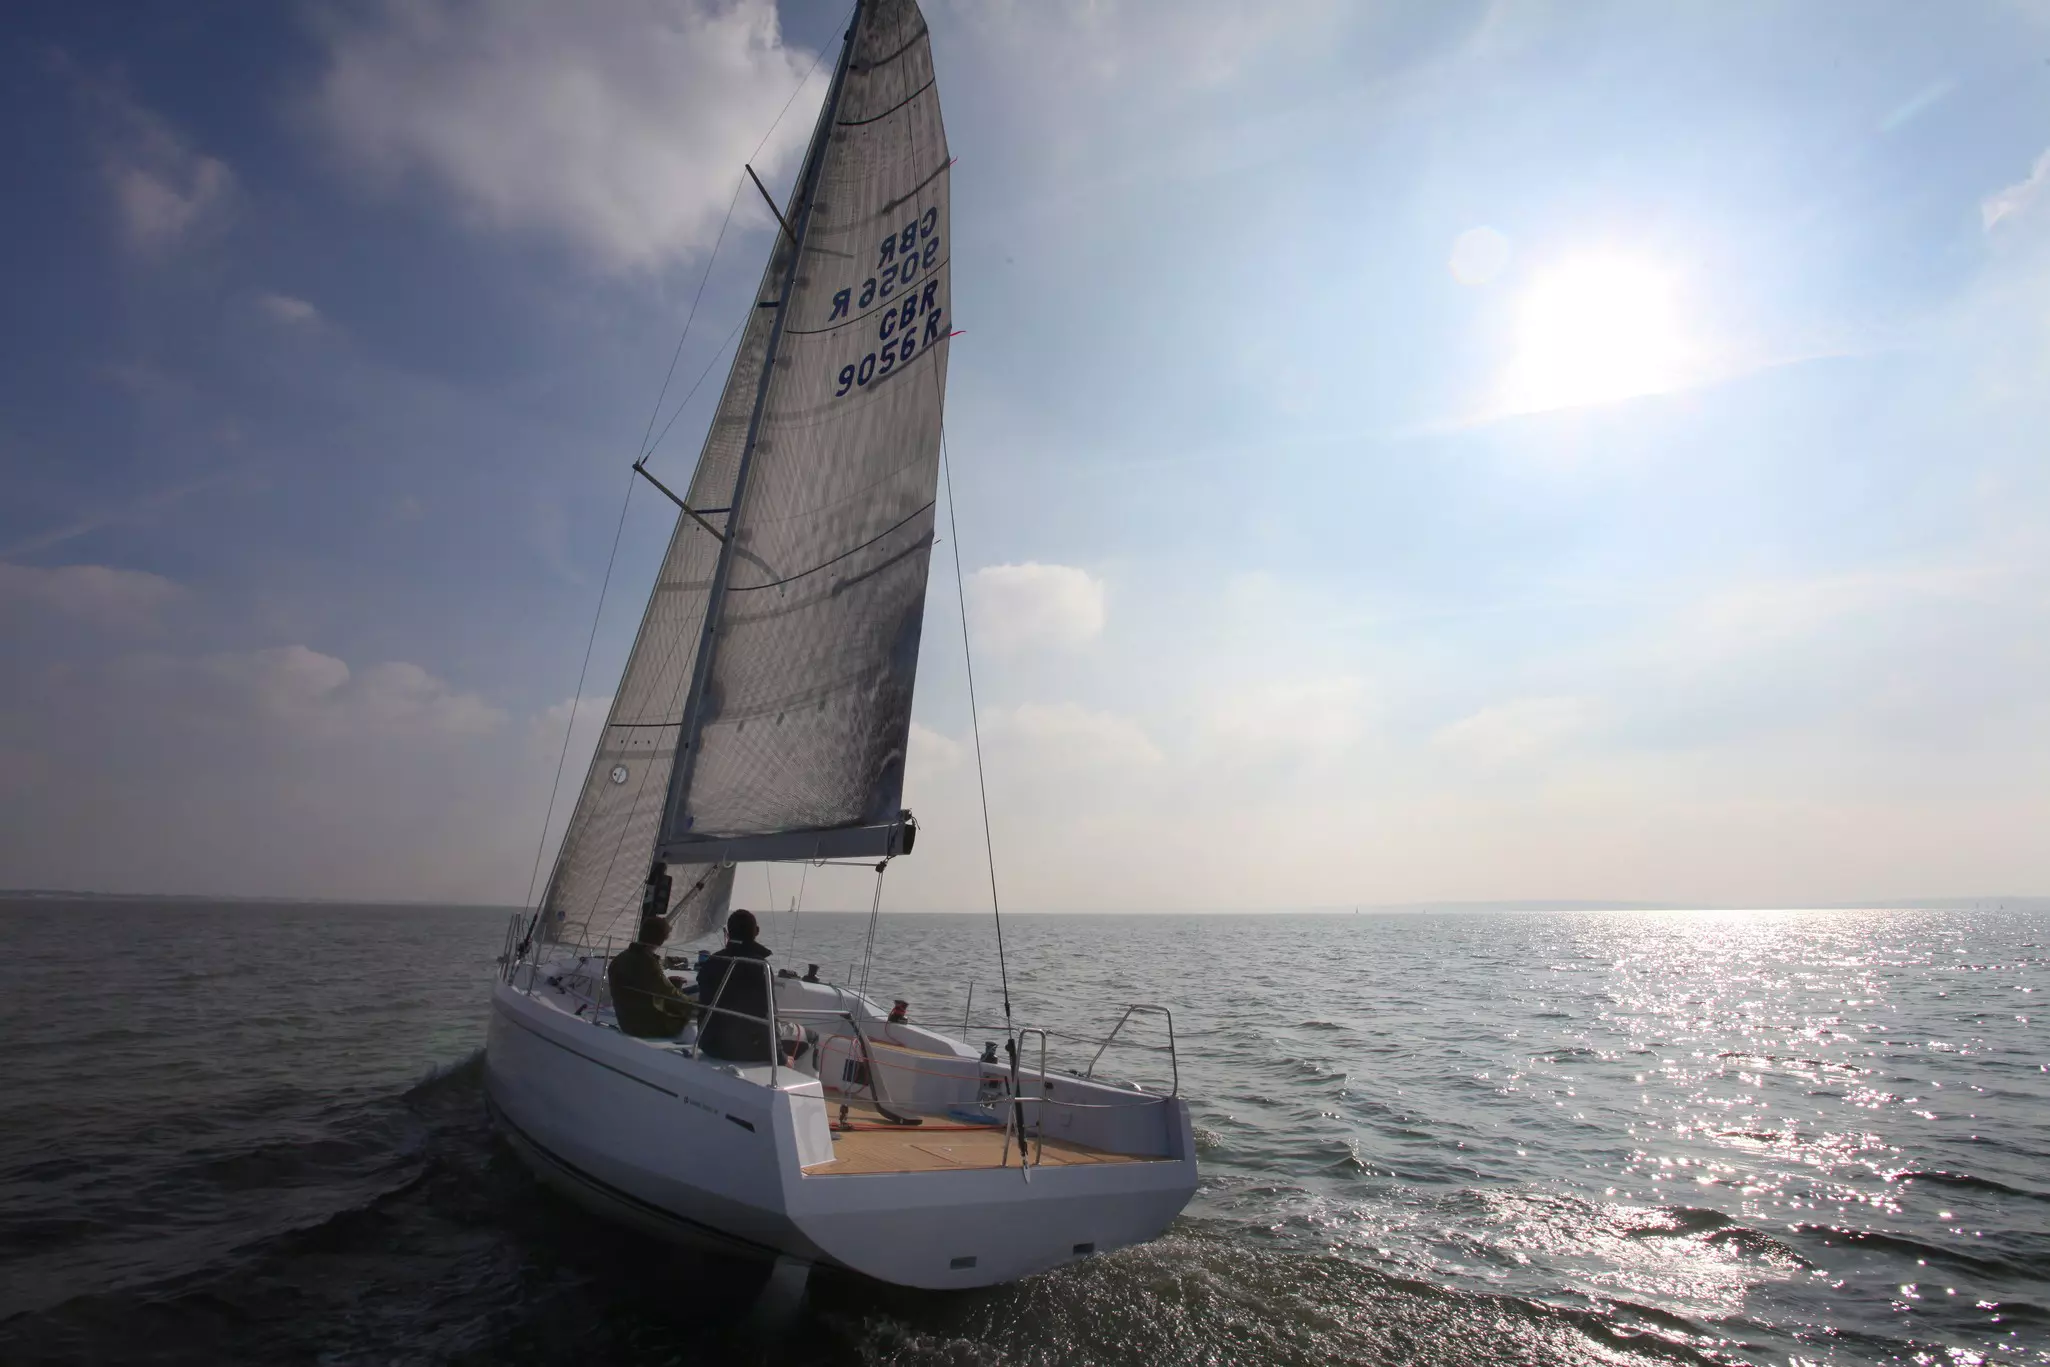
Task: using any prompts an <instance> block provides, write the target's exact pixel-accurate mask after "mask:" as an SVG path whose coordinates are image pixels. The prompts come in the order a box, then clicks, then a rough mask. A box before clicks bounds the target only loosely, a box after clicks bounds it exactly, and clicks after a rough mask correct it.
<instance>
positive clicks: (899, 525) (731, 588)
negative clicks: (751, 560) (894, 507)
mask: <svg viewBox="0 0 2050 1367" xmlns="http://www.w3.org/2000/svg"><path fill="white" fill-rule="evenodd" d="M932 507H933V505H932V503H931V502H928V503H926V504H925V506H924V507H921V508H914V509H913V510H912V511H911V512H910V514H909V515H907V516H906V517H904V518H903V519H901V520H900V521H898V522H896V523H894V524H893V525H891V526H888V527H885V528H884V529H883V530H882V531H879V532H877V533H876V534H875V535H874V536H872V537H870V538H869V539H868V540H866V541H864V542H862V543H861V544H860V545H859V546H850V547H848V548H847V549H846V550H844V551H842V552H840V553H839V554H838V555H836V556H834V557H833V558H832V559H831V560H825V561H821V562H820V563H818V564H816V565H813V566H812V567H811V568H810V569H808V570H799V571H798V572H797V573H796V574H793V575H789V576H786V577H785V578H782V579H771V580H770V581H769V582H768V583H766V584H739V585H728V586H727V589H726V591H727V592H728V593H755V592H758V591H760V590H762V589H773V588H778V587H780V586H782V585H784V584H794V583H796V582H797V581H798V580H800V579H803V578H804V577H805V576H807V575H813V574H817V573H818V572H819V571H820V570H824V569H830V568H832V567H833V566H834V565H837V564H839V563H840V562H841V561H842V560H845V559H846V558H847V557H848V556H850V555H859V554H861V552H863V551H865V550H867V549H868V548H869V547H870V546H873V545H875V544H876V542H878V541H881V540H883V539H884V538H885V537H887V536H889V535H890V534H891V533H892V532H896V531H901V530H903V528H904V527H905V526H906V525H907V524H909V523H910V522H911V520H912V519H913V518H916V517H917V516H918V515H919V514H921V513H925V512H930V511H931V510H932Z"/></svg>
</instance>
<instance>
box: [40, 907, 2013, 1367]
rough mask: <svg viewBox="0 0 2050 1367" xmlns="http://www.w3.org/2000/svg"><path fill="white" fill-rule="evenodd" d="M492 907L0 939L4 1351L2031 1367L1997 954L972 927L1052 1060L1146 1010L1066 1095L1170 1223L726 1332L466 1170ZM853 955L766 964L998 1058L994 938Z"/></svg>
mask: <svg viewBox="0 0 2050 1367" xmlns="http://www.w3.org/2000/svg"><path fill="white" fill-rule="evenodd" d="M506 915H507V913H505V912H503V911H494V910H477V909H462V908H425V907H406V908H397V907H341V906H307V905H273V904H258V903H238V904H218V905H216V904H207V903H202V902H192V901H176V902H169V901H167V902H149V901H139V900H120V901H102V902H94V903H87V902H79V901H52V900H35V901H25V902H14V903H4V904H0V964H4V965H5V966H6V971H7V975H8V982H7V989H8V990H7V991H6V993H5V994H4V995H0V1059H4V1060H5V1062H4V1065H0V1077H4V1079H5V1087H4V1092H0V1102H4V1106H0V1362H5V1363H8V1364H29V1363H43V1362H82V1361H95V1362H116V1361H120V1362H165V1363H173V1362H176V1363H201V1362H229V1361H247V1362H266V1363H272V1362H325V1363H356V1362H365V1363H370V1362H375V1363H390V1362H477V1363H483V1362H523V1363H524V1362H532V1363H542V1362H577V1363H588V1362H594V1361H603V1362H615V1363H618V1362H641V1361H645V1362H679V1363H684V1362H704V1361H721V1360H729V1359H731V1360H744V1359H750V1358H752V1359H755V1360H765V1361H778V1362H800V1363H801V1362H819V1363H851V1362H864V1363H947V1364H956V1363H959V1364H971V1363H972V1364H985V1363H988V1364H994V1363H1048V1364H1052V1363H1105V1364H1145V1365H1146V1367H1165V1365H1166V1364H1175V1363H1251V1362H1286V1363H1323V1362H1366V1363H1389V1364H1397V1363H1447V1364H1450V1363H1481V1362H1504V1363H1636V1362H1646V1363H1651V1362H1660V1363H1673V1362H1683V1363H1684V1362H1713V1363H1734V1362H1743V1363H1926V1364H1960V1365H1961V1364H1973V1363H1981V1362H1986V1363H1994V1362H2002V1363H2030V1364H2043V1363H2050V1071H2046V1069H2050V1050H2046V1049H2045V1047H2044V1046H2045V1043H2046V1039H2045V1031H2044V1028H2043V1022H2042V1017H2043V1014H2044V1005H2045V1000H2044V999H2045V996H2046V992H2050V973H2046V966H2050V947H2046V946H2050V917H2045V916H2044V915H2042V914H2041V913H2031V912H2024V911H2015V910H2000V909H1993V908H1988V909H1984V910H1973V911H1785V912H1743V913H1735V912H1664V911H1659V912H1651V911H1646V912H1584V913H1583V912H1546V913H1527V914H1495V913H1458V914H1413V915H1375V914H1368V915H1349V914H1348V915H1329V916H1309V915H1305V916H1212V915H1202V916H1196V915H1190V916H1172V915H1162V916H1014V917H1011V918H1009V919H1008V920H1007V921H1006V923H1005V927H1004V945H1003V949H1004V954H1003V958H1004V961H1005V964H1006V966H1007V969H1008V980H1009V981H1008V986H1009V998H1010V1005H1011V1014H1012V1019H1013V1020H1014V1021H1015V1022H1016V1023H1017V1024H1019V1025H1044V1026H1048V1027H1052V1028H1053V1029H1054V1030H1056V1031H1058V1032H1061V1033H1059V1034H1056V1036H1055V1037H1054V1039H1053V1041H1052V1046H1051V1051H1050V1058H1051V1062H1052V1065H1053V1066H1068V1067H1082V1066H1086V1065H1087V1064H1088V1062H1089V1060H1090V1057H1091V1056H1092V1055H1093V1053H1094V1052H1095V1051H1094V1047H1093V1045H1091V1044H1090V1043H1088V1040H1089V1039H1090V1038H1091V1037H1100V1036H1101V1035H1102V1034H1103V1033H1104V1032H1105V1031H1106V1030H1107V1029H1108V1028H1109V1027H1110V1026H1111V1025H1112V1024H1113V1023H1115V1022H1116V1020H1117V1019H1118V1016H1119V1014H1120V1013H1121V1012H1122V1010H1123V1008H1124V1007H1125V1006H1126V1005H1127V1004H1128V1003H1133V1002H1145V1003H1153V1004H1159V1005H1163V1006H1166V1007H1169V1008H1170V1009H1171V1010H1172V1012H1173V1037H1174V1045H1175V1049H1174V1053H1173V1054H1172V1055H1169V1054H1168V1053H1166V1052H1165V1051H1164V1050H1163V1049H1161V1048H1160V1047H1159V1046H1162V1045H1165V1043H1166V1042H1167V1031H1166V1028H1165V1022H1164V1020H1163V1019H1162V1018H1160V1017H1158V1016H1153V1015H1146V1016H1135V1017H1134V1018H1133V1019H1132V1020H1131V1021H1130V1022H1129V1023H1128V1024H1127V1025H1126V1027H1125V1029H1124V1030H1123V1031H1122V1032H1121V1033H1120V1036H1119V1041H1120V1042H1118V1043H1116V1044H1113V1045H1112V1047H1111V1048H1110V1049H1109V1050H1107V1051H1106V1052H1105V1053H1104V1055H1103V1058H1102V1060H1101V1062H1100V1063H1098V1065H1097V1066H1098V1070H1099V1072H1102V1073H1108V1074H1111V1075H1113V1076H1119V1077H1125V1078H1131V1079H1137V1080H1142V1081H1150V1082H1157V1083H1159V1084H1161V1085H1174V1084H1176V1083H1178V1085H1179V1087H1180V1090H1181V1092H1182V1094H1183V1095H1185V1096H1186V1097H1188V1098H1189V1099H1190V1102H1191V1104H1192V1107H1193V1110H1194V1114H1195V1123H1196V1132H1197V1141H1198V1144H1199V1146H1200V1158H1201V1163H1202V1169H1203V1179H1202V1187H1201V1189H1200V1190H1199V1191H1198V1193H1197V1195H1196V1198H1195V1200H1194V1201H1193V1202H1192V1203H1191V1204H1190V1206H1189V1208H1188V1210H1187V1212H1186V1213H1185V1214H1184V1215H1183V1217H1182V1218H1181V1219H1180V1220H1178V1221H1177V1222H1176V1223H1175V1225H1174V1227H1173V1228H1172V1229H1171V1230H1170V1231H1169V1233H1168V1235H1167V1236H1166V1237H1165V1238H1163V1239H1162V1240H1160V1241H1158V1242H1157V1243H1155V1244H1152V1245H1149V1246H1147V1247H1144V1248H1138V1249H1130V1250H1125V1251H1122V1252H1118V1253H1112V1254H1107V1255H1103V1256H1099V1257H1096V1258H1093V1259H1090V1260H1088V1261H1086V1262H1083V1263H1081V1264H1078V1265H1075V1266H1072V1267H1069V1268H1065V1269H1063V1270H1061V1271H1058V1272H1055V1273H1052V1274H1049V1275H1047V1276H1044V1277H1039V1278H1035V1279H1033V1280H1031V1281H1028V1282H1025V1283H1022V1284H1020V1285H1016V1286H1012V1287H1004V1288H997V1289H994V1290H990V1291H983V1292H974V1293H962V1294H951V1295H939V1294H929V1293H917V1292H907V1291H901V1290H894V1289H890V1288H885V1287H881V1286H878V1285H876V1284H874V1283H870V1282H866V1281H863V1280H860V1279H858V1278H853V1277H847V1276H835V1275H831V1274H825V1273H821V1274H819V1275H817V1276H815V1277H814V1278H813V1280H812V1284H811V1286H810V1289H809V1291H808V1293H807V1296H806V1298H805V1301H804V1302H803V1305H802V1307H801V1308H800V1309H799V1310H798V1312H797V1315H796V1319H795V1321H794V1322H793V1323H790V1324H788V1325H787V1326H785V1328H784V1330H783V1332H782V1333H781V1334H780V1336H778V1337H775V1338H774V1339H772V1340H764V1339H762V1338H761V1337H760V1336H759V1334H758V1333H757V1332H754V1331H752V1330H749V1329H748V1328H747V1307H748V1306H749V1305H750V1304H751V1302H752V1301H753V1298H754V1296H755V1293H756V1292H757V1291H758V1290H759V1287H760V1283H761V1281H762V1279H763V1273H762V1270H761V1269H760V1268H757V1267H753V1266H751V1265H749V1264H746V1263H745V1262H738V1263H736V1262H735V1261H733V1260H731V1259H730V1258H725V1257H721V1256H716V1255H706V1254H703V1253H699V1252H693V1251H691V1250H676V1249H671V1248H668V1247H666V1246H663V1245H660V1244H655V1243H652V1242H649V1241H647V1240H644V1239H642V1238H640V1237H639V1236H636V1235H633V1234H630V1233H626V1232H623V1231H619V1230H616V1229H614V1228H612V1227H611V1226H609V1225H606V1224H603V1223H600V1222H598V1221H596V1220H593V1219H591V1218H589V1217H588V1216H586V1215H584V1214H583V1213H582V1212H580V1211H578V1210H576V1209H575V1208H572V1207H570V1206H567V1205H566V1204H564V1203H563V1202H561V1201H559V1200H557V1199H555V1198H554V1197H553V1196H551V1195H550V1194H549V1193H548V1192H546V1191H545V1190H543V1189H542V1188H540V1187H539V1186H538V1185H537V1184H536V1183H535V1181H534V1180H533V1179H532V1178H531V1177H530V1176H529V1175H528V1174H527V1173H526V1171H525V1170H524V1169H523V1168H522V1167H520V1165H519V1164H518V1162H517V1160H515V1159H514V1158H513V1157H512V1156H511V1154H510V1153H509V1152H508V1151H507V1150H506V1149H505V1148H504V1147H503V1146H502V1145H501V1144H500V1143H498V1141H497V1140H496V1139H495V1138H494V1137H493V1135H492V1132H491V1130H490V1128H489V1125H488V1123H487V1121H486V1118H485V1116H484V1108H483V1098H482V1093H481V1082H480V1070H479V1067H478V1063H477V1060H476V1051H477V1049H478V1047H479V1046H480V1045H481V1044H482V1042H483V1037H484V1024H485V1017H486V1001H487V997H488V992H489V989H490V985H491V982H492V980H493V972H494V970H493V963H492V960H493V959H494V957H495V956H496V955H497V953H498V951H499V948H500V946H501V943H502V938H503V934H504V930H505V924H506ZM868 928H869V919H868V918H867V917H866V916H854V915H841V916H835V915H825V914H819V913H807V914H806V915H804V916H802V917H801V918H797V919H796V920H795V922H794V923H793V921H792V919H791V918H789V917H787V916H786V917H782V918H777V919H775V920H774V921H773V922H772V924H771V925H770V926H769V927H768V930H767V935H766V939H767V942H768V943H769V944H770V945H771V946H772V947H773V948H774V949H775V950H776V951H777V957H776V962H777V963H779V964H782V965H784V966H788V967H793V968H796V969H798V970H800V971H801V970H802V969H803V967H804V965H805V964H806V963H808V962H817V963H819V964H820V965H821V966H822V970H823V973H824V976H826V977H827V978H828V979H831V980H839V981H847V980H849V978H850V976H852V977H854V978H857V979H858V978H859V977H860V976H861V974H862V972H863V960H864V958H868V959H869V963H868V967H867V973H868V976H869V986H870V991H871V994H872V995H875V996H878V997H881V998H882V999H884V1000H886V1001H887V1000H889V999H892V998H897V997H902V998H905V999H906V1000H907V1001H908V1002H909V1003H910V1007H911V1014H912V1019H913V1020H915V1021H920V1022H923V1023H927V1024H933V1025H937V1026H940V1027H942V1028H947V1029H954V1030H958V1029H960V1028H961V1026H962V1022H963V1020H964V1019H966V1020H967V1021H968V1022H969V1026H968V1033H969V1037H970V1038H971V1039H972V1040H973V1041H974V1042H976V1043H977V1044H980V1043H982V1042H983V1041H984V1040H985V1039H991V1038H999V1037H1000V1032H1001V1025H1000V1022H1001V1021H1002V1018H1003V997H1004V987H1003V984H1002V982H1001V981H1000V978H999V973H998V968H997V953H996V948H997V947H996V944H995V941H994V937H993V935H992V933H991V923H990V919H989V917H987V916H986V915H985V916H975V917H971V916H908V915H903V916H888V915H886V916H884V917H882V918H881V920H880V922H879V924H878V926H877V933H876V939H875V943H874V947H873V953H872V955H871V954H870V953H869V945H868ZM971 981H972V982H973V984H974V998H973V1002H972V1004H971V1003H970V1002H969V1001H968V1000H967V996H968V988H969V984H970V982H971ZM1038 1047H1039V1046H1038V1041H1037V1037H1031V1042H1030V1043H1029V1044H1028V1048H1027V1061H1028V1064H1030V1065H1035V1066H1036V1063H1037V1055H1038Z"/></svg>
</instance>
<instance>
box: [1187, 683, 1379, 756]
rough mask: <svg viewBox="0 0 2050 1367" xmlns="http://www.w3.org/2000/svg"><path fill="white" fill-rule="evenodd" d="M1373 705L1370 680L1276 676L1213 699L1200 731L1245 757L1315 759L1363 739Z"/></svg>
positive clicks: (1214, 741)
mask: <svg viewBox="0 0 2050 1367" xmlns="http://www.w3.org/2000/svg"><path fill="white" fill-rule="evenodd" d="M1371 707H1372V699H1371V697H1370V695H1369V693H1368V689H1367V684H1366V680H1364V679H1362V678H1359V677H1358V676H1356V675H1350V674H1344V675H1334V676H1331V677H1328V678H1312V679H1282V680H1273V681H1268V682H1265V683H1261V684H1258V685H1256V686H1254V687H1251V688H1246V689H1242V690H1240V691H1238V692H1236V693H1234V694H1231V695H1229V696H1227V697H1225V698H1222V699H1220V700H1218V701H1216V702H1214V703H1212V704H1211V705H1210V706H1209V707H1208V708H1207V709H1206V710H1205V713H1204V716H1203V719H1202V731H1203V734H1204V736H1205V738H1206V739H1208V740H1210V741H1212V742H1213V743H1215V744H1217V745H1218V746H1219V747H1220V748H1222V749H1224V750H1226V751H1229V752H1231V753H1233V754H1235V755H1238V756H1241V757H1243V758H1248V759H1270V758H1291V759H1315V758H1318V757H1322V756H1329V755H1333V754H1336V753H1338V752H1339V751H1342V750H1346V749H1349V748H1350V747H1352V746H1353V745H1356V744H1357V743H1358V742H1359V741H1360V740H1361V739H1363V738H1364V737H1365V735H1366V733H1367V724H1368V721H1369V720H1370V716H1371Z"/></svg>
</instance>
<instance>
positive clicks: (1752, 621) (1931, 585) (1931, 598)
mask: <svg viewBox="0 0 2050 1367" xmlns="http://www.w3.org/2000/svg"><path fill="white" fill-rule="evenodd" d="M2003 577H2004V576H2003V573H2002V572H2001V571H1998V570H1996V569H1994V568H1992V567H1989V566H1983V565H1971V564H1960V565H1933V566H1919V567H1911V568H1904V569H1883V570H1865V571H1860V572H1855V573H1850V574H1834V575H1816V576H1811V577H1806V578H1785V579H1771V580H1758V581H1753V582H1750V583H1744V584H1737V585H1733V586H1731V587H1729V588H1725V589H1721V590H1719V591H1717V592H1715V593H1713V594H1710V595H1709V596H1708V597H1706V598H1705V599H1703V600H1702V601H1701V603H1700V604H1699V605H1698V606H1697V607H1696V608H1695V609H1694V610H1693V612H1692V613H1691V615H1690V616H1689V617H1687V618H1684V619H1683V626H1684V628H1685V629H1687V630H1688V632H1689V635H1688V640H1689V642H1690V643H1691V644H1692V645H1693V646H1694V647H1695V648H1697V649H1700V650H1702V651H1704V652H1706V653H1708V654H1711V655H1721V654H1724V653H1728V652H1736V651H1743V650H1750V649H1755V648H1757V647H1760V646H1763V645H1768V644H1772V643H1776V642H1780V641H1785V640H1790V639H1798V638H1802V637H1807V636H1812V635H1814V634H1815V633H1817V632H1821V631H1823V630H1826V629H1828V628H1829V627H1831V626H1832V625H1834V624H1836V623H1840V622H1844V621H1846V620H1849V619H1854V618H1858V617H1864V616H1872V615H1881V616H1893V615H1896V614H1898V613H1899V612H1900V611H1901V610H1903V609H1904V608H1909V607H1918V606H1922V605H1925V604H1931V603H1940V602H1955V601H1958V600H1962V599H1969V598H1972V597H1975V596H1978V595H1981V594H1983V593H1984V592H1985V591H1986V590H1987V589H1988V588H1991V587H1993V586H1995V585H1996V584H1998V583H1999V582H2000V581H2001V580H2002V579H2003Z"/></svg>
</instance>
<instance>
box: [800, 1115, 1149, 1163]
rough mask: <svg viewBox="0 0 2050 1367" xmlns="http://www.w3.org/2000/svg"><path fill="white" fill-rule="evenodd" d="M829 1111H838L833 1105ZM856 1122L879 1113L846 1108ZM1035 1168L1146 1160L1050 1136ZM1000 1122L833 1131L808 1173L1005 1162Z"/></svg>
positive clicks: (1013, 1157)
mask: <svg viewBox="0 0 2050 1367" xmlns="http://www.w3.org/2000/svg"><path fill="white" fill-rule="evenodd" d="M834 1113H835V1114H838V1108H837V1105H836V1106H835V1109H834ZM848 1119H849V1121H851V1122H852V1123H853V1124H855V1125H857V1126H868V1125H878V1122H880V1121H881V1119H882V1117H881V1116H879V1115H877V1114H876V1113H875V1112H874V1111H873V1110H871V1109H870V1108H868V1107H866V1106H859V1105H857V1106H853V1107H850V1108H849V1111H848ZM1032 1149H1033V1155H1034V1157H1035V1158H1037V1160H1038V1165H1039V1166H1040V1167H1047V1168H1065V1167H1072V1166H1074V1165H1076V1164H1081V1163H1147V1162H1152V1161H1154V1160H1153V1159H1152V1158H1151V1157H1150V1156H1147V1155H1141V1154H1124V1153H1108V1152H1106V1151H1104V1150H1102V1149H1092V1148H1090V1147H1089V1146H1088V1145H1087V1144H1076V1143H1072V1142H1070V1141H1068V1140H1065V1139H1049V1140H1047V1141H1045V1147H1044V1148H1043V1149H1042V1148H1041V1147H1040V1143H1039V1141H1037V1140H1034V1141H1033V1145H1032ZM1006 1161H1007V1160H1006V1159H1005V1154H1004V1131H1003V1128H1002V1127H1001V1126H996V1125H991V1126H989V1127H987V1128H962V1127H960V1125H959V1122H957V1121H951V1120H945V1119H941V1118H937V1117H935V1118H930V1119H928V1120H927V1121H926V1123H925V1124H924V1125H906V1126H899V1125H889V1126H879V1127H878V1128H875V1129H867V1128H859V1129H854V1130H837V1129H836V1130H835V1131H834V1132H833V1161H832V1162H830V1163H814V1164H812V1165H811V1166H810V1167H808V1168H806V1169H805V1170H804V1172H805V1175H806V1176H807V1177H844V1176H851V1175H854V1174H858V1173H877V1172H951V1171H956V1170H959V1169H963V1168H994V1167H997V1166H1000V1165H1003V1164H1005V1163H1006ZM1008 1166H1010V1167H1014V1168H1015V1167H1017V1166H1018V1145H1017V1143H1016V1142H1015V1141H1014V1142H1013V1143H1012V1144H1011V1146H1010V1155H1009V1158H1008Z"/></svg>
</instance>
